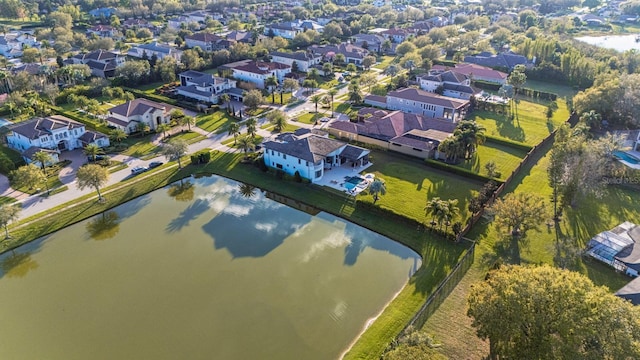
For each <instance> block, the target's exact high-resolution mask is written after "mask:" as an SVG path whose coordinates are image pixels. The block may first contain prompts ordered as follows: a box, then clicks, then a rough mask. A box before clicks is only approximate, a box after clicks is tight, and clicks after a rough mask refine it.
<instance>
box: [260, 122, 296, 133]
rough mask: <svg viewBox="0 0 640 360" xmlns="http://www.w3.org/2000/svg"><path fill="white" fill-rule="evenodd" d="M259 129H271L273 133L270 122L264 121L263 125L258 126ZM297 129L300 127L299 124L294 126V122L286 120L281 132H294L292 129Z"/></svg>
mask: <svg viewBox="0 0 640 360" xmlns="http://www.w3.org/2000/svg"><path fill="white" fill-rule="evenodd" d="M260 129H263V130H271V132H272V133H274V131H273V124H271V123H265V124H264V125H262V126H260ZM298 129H300V126H296V125H295V124H293V123H291V121H288V122H287V125H285V127H284V129H282V131H281V132H283V133H285V132H294V131H296V130H298Z"/></svg>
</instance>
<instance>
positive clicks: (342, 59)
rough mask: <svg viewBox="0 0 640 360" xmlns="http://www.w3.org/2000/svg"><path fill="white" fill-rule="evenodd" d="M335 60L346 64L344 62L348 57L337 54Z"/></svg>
mask: <svg viewBox="0 0 640 360" xmlns="http://www.w3.org/2000/svg"><path fill="white" fill-rule="evenodd" d="M333 61H334V62H336V63H338V64H344V62H345V61H346V58H345V57H344V54H336V55H335V56H334V57H333Z"/></svg>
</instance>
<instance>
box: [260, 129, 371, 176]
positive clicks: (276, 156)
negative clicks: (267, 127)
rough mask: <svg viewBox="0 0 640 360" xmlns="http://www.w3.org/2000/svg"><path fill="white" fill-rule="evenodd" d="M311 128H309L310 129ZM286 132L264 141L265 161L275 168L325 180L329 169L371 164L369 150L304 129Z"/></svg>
mask: <svg viewBox="0 0 640 360" xmlns="http://www.w3.org/2000/svg"><path fill="white" fill-rule="evenodd" d="M307 131H308V130H307ZM297 133H298V135H296V134H295V133H284V134H281V135H279V136H278V137H277V138H276V139H275V140H272V141H267V142H265V143H263V146H264V162H265V164H266V165H267V166H268V167H270V168H273V169H276V170H282V171H284V172H285V173H286V174H289V175H291V176H294V175H295V173H296V172H298V173H299V174H300V176H301V177H303V178H305V179H309V181H311V182H312V183H313V182H317V181H318V180H320V179H322V177H323V175H324V172H325V170H327V169H331V168H334V167H340V166H356V167H360V166H362V165H366V164H367V163H369V152H370V151H369V150H367V149H364V148H361V147H357V146H353V145H349V144H347V143H345V142H342V141H338V140H334V139H330V138H329V137H328V136H326V135H325V136H322V135H318V134H314V133H311V132H307V133H304V131H299V132H297Z"/></svg>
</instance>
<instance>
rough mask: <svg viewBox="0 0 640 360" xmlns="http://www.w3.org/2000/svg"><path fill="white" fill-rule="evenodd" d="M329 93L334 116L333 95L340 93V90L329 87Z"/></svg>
mask: <svg viewBox="0 0 640 360" xmlns="http://www.w3.org/2000/svg"><path fill="white" fill-rule="evenodd" d="M327 94H329V96H330V97H331V117H332V118H333V97H334V96H336V95H338V90H336V89H335V88H331V89H329V91H328V92H327Z"/></svg>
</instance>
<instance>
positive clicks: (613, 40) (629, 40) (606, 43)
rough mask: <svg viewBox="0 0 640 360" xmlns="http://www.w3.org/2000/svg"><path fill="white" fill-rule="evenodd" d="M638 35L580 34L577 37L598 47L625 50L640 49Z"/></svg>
mask: <svg viewBox="0 0 640 360" xmlns="http://www.w3.org/2000/svg"><path fill="white" fill-rule="evenodd" d="M638 36H640V34H630V35H608V36H580V37H576V38H575V39H576V40H579V41H582V42H586V43H587V44H591V45H595V46H598V47H602V48H606V49H613V50H617V51H620V52H624V51H627V50H632V49H636V50H640V42H638V41H636V39H637V37H638Z"/></svg>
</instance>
